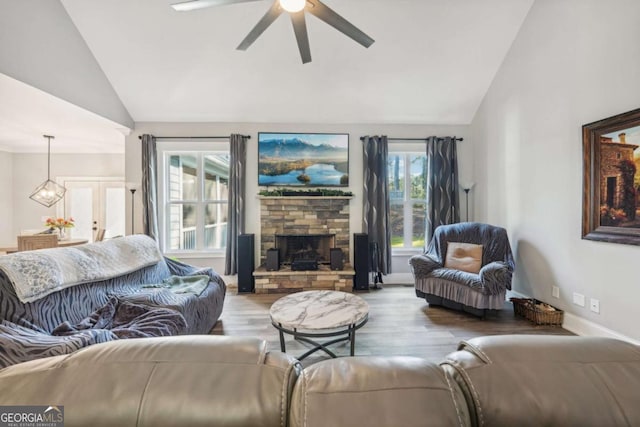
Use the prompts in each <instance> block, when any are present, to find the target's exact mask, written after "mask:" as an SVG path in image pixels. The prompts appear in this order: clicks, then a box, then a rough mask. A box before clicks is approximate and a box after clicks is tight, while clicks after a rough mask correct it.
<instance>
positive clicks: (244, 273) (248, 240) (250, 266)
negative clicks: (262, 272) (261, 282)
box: [238, 234, 256, 293]
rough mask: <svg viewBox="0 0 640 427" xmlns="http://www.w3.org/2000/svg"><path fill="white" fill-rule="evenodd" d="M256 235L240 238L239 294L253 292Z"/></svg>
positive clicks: (240, 236)
mask: <svg viewBox="0 0 640 427" xmlns="http://www.w3.org/2000/svg"><path fill="white" fill-rule="evenodd" d="M254 254H255V251H254V235H253V234H241V235H239V236H238V292H239V293H240V292H253V291H254V290H255V283H256V282H255V279H254V277H253V271H254V270H255V264H254Z"/></svg>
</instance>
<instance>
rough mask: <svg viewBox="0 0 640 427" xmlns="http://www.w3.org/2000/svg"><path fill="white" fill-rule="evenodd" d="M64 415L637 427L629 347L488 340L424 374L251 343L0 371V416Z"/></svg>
mask: <svg viewBox="0 0 640 427" xmlns="http://www.w3.org/2000/svg"><path fill="white" fill-rule="evenodd" d="M6 405H64V418H65V419H64V425H65V426H66V427H70V426H89V425H90V426H123V427H124V426H154V427H161V426H200V425H202V426H205V425H206V426H261V427H262V426H264V427H268V426H286V425H290V426H306V427H313V426H323V427H327V426H403V427H406V426H574V425H575V426H637V425H640V349H639V348H638V347H636V346H634V345H632V344H629V343H625V342H622V341H616V340H611V339H605V338H583V337H566V336H499V337H483V338H475V339H472V340H469V341H467V342H463V343H461V345H460V347H459V349H458V351H456V352H454V353H452V354H450V355H449V356H447V357H446V359H445V360H444V361H443V362H442V363H441V364H440V365H436V364H433V363H430V362H427V361H425V360H422V359H418V358H412V357H351V358H339V359H331V360H326V361H322V362H318V363H316V364H313V365H311V366H309V367H306V368H304V369H302V368H301V366H300V364H299V363H298V362H297V361H296V360H295V359H294V358H292V357H290V356H288V355H286V354H283V353H281V352H279V351H268V350H267V348H266V344H265V342H264V341H261V340H259V339H251V338H235V337H219V336H179V337H167V338H149V339H146V338H145V339H136V340H121V341H113V342H108V343H104V344H98V345H94V346H90V347H88V348H85V349H82V350H79V351H77V352H75V353H73V354H71V355H64V356H54V357H49V358H45V359H40V360H33V361H29V362H24V363H21V364H18V365H13V366H10V367H8V368H5V369H3V370H0V406H6Z"/></svg>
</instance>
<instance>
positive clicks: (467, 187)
mask: <svg viewBox="0 0 640 427" xmlns="http://www.w3.org/2000/svg"><path fill="white" fill-rule="evenodd" d="M474 185H475V182H463V183H461V184H460V186H461V187H462V190H463V191H464V195H465V199H466V208H467V217H466V221H467V222H469V191H471V189H472V188H473V186H474Z"/></svg>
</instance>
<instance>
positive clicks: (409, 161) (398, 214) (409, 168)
mask: <svg viewBox="0 0 640 427" xmlns="http://www.w3.org/2000/svg"><path fill="white" fill-rule="evenodd" d="M387 174H388V177H389V202H390V213H389V214H390V222H391V247H392V249H400V248H406V249H411V248H415V249H418V248H423V247H424V236H425V220H426V213H427V202H426V197H427V196H426V184H427V157H426V155H425V154H424V153H396V152H391V153H389V163H388V165H387Z"/></svg>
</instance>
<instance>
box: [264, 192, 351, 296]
mask: <svg viewBox="0 0 640 427" xmlns="http://www.w3.org/2000/svg"><path fill="white" fill-rule="evenodd" d="M350 200H351V197H350V196H334V197H323V196H278V197H267V196H260V241H261V243H260V263H261V264H262V265H261V266H260V267H259V268H258V269H256V271H255V272H254V276H255V278H256V281H255V283H256V287H255V289H256V293H275V292H294V291H299V290H310V289H331V290H342V291H351V289H352V287H353V274H354V271H353V269H352V268H351V266H350V265H349V264H346V265H345V266H344V268H343V270H340V271H332V270H331V269H330V266H329V264H330V249H332V248H340V249H342V251H343V253H344V258H345V259H347V260H348V259H349V240H350V234H349V202H350ZM272 248H277V249H278V251H279V255H280V262H281V264H282V266H281V269H280V270H279V271H267V270H266V268H265V267H264V263H265V261H266V256H267V250H269V249H272ZM297 259H302V260H307V259H316V260H317V262H318V264H319V267H318V270H314V271H295V270H292V269H291V263H292V262H295V260H297Z"/></svg>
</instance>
